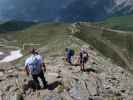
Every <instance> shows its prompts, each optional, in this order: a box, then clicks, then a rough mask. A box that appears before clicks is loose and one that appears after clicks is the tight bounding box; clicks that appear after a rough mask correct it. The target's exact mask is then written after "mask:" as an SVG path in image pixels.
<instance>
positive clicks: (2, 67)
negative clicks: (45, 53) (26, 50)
mask: <svg viewBox="0 0 133 100" xmlns="http://www.w3.org/2000/svg"><path fill="white" fill-rule="evenodd" d="M88 53H89V62H88V63H87V65H86V72H80V67H79V66H70V65H69V64H67V63H66V62H64V61H63V56H50V57H47V58H46V59H45V60H46V61H45V62H46V64H47V72H46V73H45V76H46V79H47V81H48V83H49V86H48V88H47V89H44V90H43V89H41V90H39V91H33V90H32V89H31V88H29V87H27V86H28V84H29V83H28V80H31V78H27V76H26V75H25V73H24V72H23V71H22V69H23V67H22V69H21V68H17V67H16V66H14V65H11V64H10V63H6V64H4V63H3V64H0V100H30V99H32V100H133V84H132V82H133V79H132V75H131V74H130V73H129V72H127V71H126V70H124V69H122V68H121V67H120V66H117V65H115V64H113V63H112V62H111V60H110V59H108V58H105V57H103V56H102V55H101V54H99V53H98V52H97V51H96V50H94V49H90V48H88ZM75 59H76V58H75ZM74 62H75V60H74Z"/></svg>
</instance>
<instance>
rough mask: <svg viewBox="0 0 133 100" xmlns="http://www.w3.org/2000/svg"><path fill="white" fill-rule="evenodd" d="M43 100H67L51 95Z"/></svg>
mask: <svg viewBox="0 0 133 100" xmlns="http://www.w3.org/2000/svg"><path fill="white" fill-rule="evenodd" d="M43 100H65V99H63V97H62V96H61V95H57V94H56V95H50V96H45V97H43Z"/></svg>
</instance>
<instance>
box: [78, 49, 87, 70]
mask: <svg viewBox="0 0 133 100" xmlns="http://www.w3.org/2000/svg"><path fill="white" fill-rule="evenodd" d="M88 58H89V56H88V53H87V51H86V50H84V49H81V51H80V52H79V56H78V63H79V65H80V70H81V71H85V64H86V63H87V61H88Z"/></svg>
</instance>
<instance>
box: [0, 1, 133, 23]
mask: <svg viewBox="0 0 133 100" xmlns="http://www.w3.org/2000/svg"><path fill="white" fill-rule="evenodd" d="M0 12H1V13H0V20H14V19H15V20H26V21H33V20H34V21H45V22H49V21H69V22H73V21H98V20H103V19H105V18H107V17H109V16H114V15H115V16H116V15H127V14H133V0H54V1H53V0H28V1H27V0H23V1H20V0H12V1H10V0H1V1H0Z"/></svg>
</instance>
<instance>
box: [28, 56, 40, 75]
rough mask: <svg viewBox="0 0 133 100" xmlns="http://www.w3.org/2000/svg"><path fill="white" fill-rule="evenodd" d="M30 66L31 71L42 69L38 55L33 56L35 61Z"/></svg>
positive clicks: (36, 71)
mask: <svg viewBox="0 0 133 100" xmlns="http://www.w3.org/2000/svg"><path fill="white" fill-rule="evenodd" d="M30 66H31V67H30V71H31V73H38V72H39V71H40V61H39V60H38V59H37V58H36V57H33V62H32V63H31V65H30Z"/></svg>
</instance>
